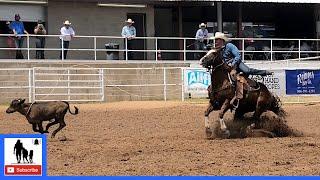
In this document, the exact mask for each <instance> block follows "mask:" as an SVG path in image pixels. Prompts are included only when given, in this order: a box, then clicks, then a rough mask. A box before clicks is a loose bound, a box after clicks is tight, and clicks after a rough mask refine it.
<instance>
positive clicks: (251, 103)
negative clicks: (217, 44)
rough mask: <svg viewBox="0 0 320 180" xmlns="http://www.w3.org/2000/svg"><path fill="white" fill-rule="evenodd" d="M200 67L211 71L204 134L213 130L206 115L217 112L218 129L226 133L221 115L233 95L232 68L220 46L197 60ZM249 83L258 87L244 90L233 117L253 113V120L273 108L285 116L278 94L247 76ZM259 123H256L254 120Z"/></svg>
mask: <svg viewBox="0 0 320 180" xmlns="http://www.w3.org/2000/svg"><path fill="white" fill-rule="evenodd" d="M200 63H201V65H202V66H203V67H205V68H207V69H209V70H210V74H211V92H209V97H210V103H209V106H208V108H207V110H206V111H205V127H206V133H207V134H209V133H212V130H211V128H210V124H209V114H210V113H211V112H212V111H214V110H216V111H217V110H218V111H219V121H220V129H221V130H222V131H223V132H225V133H226V134H228V133H229V132H228V130H227V127H226V125H225V122H224V119H223V116H224V114H225V113H226V112H227V111H228V110H229V109H230V110H232V108H233V106H232V105H231V104H230V101H231V100H232V98H233V97H234V95H235V87H234V86H233V85H232V80H231V75H230V72H231V70H232V68H231V67H230V66H229V65H227V64H226V63H225V62H224V61H223V59H222V55H221V50H220V49H212V50H210V51H209V52H208V53H207V54H206V55H205V56H203V57H202V58H201V59H200ZM246 80H247V81H248V82H251V84H252V83H253V84H256V85H257V87H255V88H249V89H250V90H244V98H243V99H241V100H240V102H239V105H238V108H236V110H235V114H234V116H235V119H239V118H241V117H243V115H244V114H245V113H247V112H254V115H253V119H254V120H255V121H258V120H259V118H260V115H261V114H262V113H263V112H266V111H273V112H274V113H275V114H277V115H278V116H280V117H283V116H285V112H284V110H283V109H282V108H281V103H280V100H279V98H278V97H275V96H274V95H273V94H272V93H271V92H270V91H269V90H268V89H267V87H266V86H265V85H264V84H262V83H258V82H256V83H255V82H253V80H251V79H249V78H247V77H246ZM256 124H258V123H256Z"/></svg>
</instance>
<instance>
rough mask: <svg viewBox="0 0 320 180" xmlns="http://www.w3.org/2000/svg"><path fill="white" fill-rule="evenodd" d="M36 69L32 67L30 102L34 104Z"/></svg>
mask: <svg viewBox="0 0 320 180" xmlns="http://www.w3.org/2000/svg"><path fill="white" fill-rule="evenodd" d="M35 71H36V68H35V67H33V69H32V96H33V98H32V102H35V101H36V82H35V79H36V72H35Z"/></svg>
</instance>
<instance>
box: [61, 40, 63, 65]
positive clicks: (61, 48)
mask: <svg viewBox="0 0 320 180" xmlns="http://www.w3.org/2000/svg"><path fill="white" fill-rule="evenodd" d="M61 60H64V44H63V39H62V38H61Z"/></svg>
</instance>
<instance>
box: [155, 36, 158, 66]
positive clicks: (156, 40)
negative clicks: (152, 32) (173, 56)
mask: <svg viewBox="0 0 320 180" xmlns="http://www.w3.org/2000/svg"><path fill="white" fill-rule="evenodd" d="M155 43H156V44H155V47H156V61H158V38H155Z"/></svg>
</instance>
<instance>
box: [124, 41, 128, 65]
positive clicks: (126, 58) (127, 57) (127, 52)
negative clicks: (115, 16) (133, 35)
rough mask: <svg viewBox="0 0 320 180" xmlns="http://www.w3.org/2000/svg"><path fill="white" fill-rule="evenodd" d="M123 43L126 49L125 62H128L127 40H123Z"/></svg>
mask: <svg viewBox="0 0 320 180" xmlns="http://www.w3.org/2000/svg"><path fill="white" fill-rule="evenodd" d="M124 42H125V43H124V44H125V48H126V61H128V39H127V38H124Z"/></svg>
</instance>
